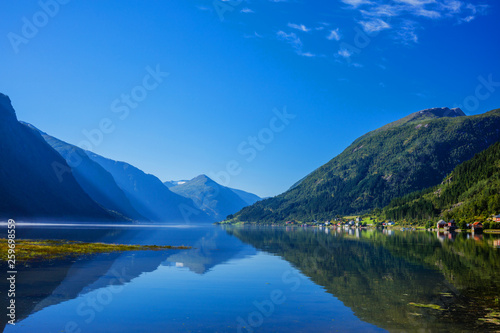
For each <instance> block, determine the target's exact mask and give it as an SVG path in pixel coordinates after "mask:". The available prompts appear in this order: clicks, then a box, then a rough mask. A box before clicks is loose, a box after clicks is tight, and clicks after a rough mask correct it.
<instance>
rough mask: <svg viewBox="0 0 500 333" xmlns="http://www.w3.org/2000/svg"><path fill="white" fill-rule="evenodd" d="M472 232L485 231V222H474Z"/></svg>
mask: <svg viewBox="0 0 500 333" xmlns="http://www.w3.org/2000/svg"><path fill="white" fill-rule="evenodd" d="M471 229H472V232H474V233H479V232H482V231H483V224H482V223H481V222H474V223H472V226H471Z"/></svg>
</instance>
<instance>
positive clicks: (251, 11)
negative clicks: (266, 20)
mask: <svg viewBox="0 0 500 333" xmlns="http://www.w3.org/2000/svg"><path fill="white" fill-rule="evenodd" d="M240 12H241V13H245V14H254V13H255V12H254V11H253V10H251V9H250V8H247V7H245V8H243V9H242V10H240Z"/></svg>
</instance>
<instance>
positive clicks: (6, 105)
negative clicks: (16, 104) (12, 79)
mask: <svg viewBox="0 0 500 333" xmlns="http://www.w3.org/2000/svg"><path fill="white" fill-rule="evenodd" d="M3 115H6V116H7V117H11V118H12V117H13V118H14V119H15V120H17V117H16V111H14V108H13V107H12V102H11V100H10V98H9V96H7V95H4V94H2V93H0V116H3Z"/></svg>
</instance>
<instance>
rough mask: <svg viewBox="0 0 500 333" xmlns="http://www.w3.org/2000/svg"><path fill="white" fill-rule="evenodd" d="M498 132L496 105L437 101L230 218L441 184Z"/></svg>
mask: <svg viewBox="0 0 500 333" xmlns="http://www.w3.org/2000/svg"><path fill="white" fill-rule="evenodd" d="M499 140H500V109H497V110H493V111H490V112H487V113H485V114H481V115H476V116H469V117H468V116H464V114H463V112H462V111H461V110H460V109H448V108H436V109H428V110H423V111H419V112H416V113H414V114H411V115H409V116H407V117H405V118H403V119H400V120H399V121H396V122H393V123H391V124H388V125H386V126H384V127H381V128H379V129H377V130H375V131H372V132H370V133H367V134H365V135H364V136H362V137H360V138H358V139H357V140H356V141H354V143H353V144H351V145H350V146H349V147H348V148H347V149H346V150H345V151H344V152H342V153H341V154H340V155H338V156H337V157H335V158H334V159H332V160H331V161H330V162H328V163H326V164H325V165H323V166H322V167H320V168H318V169H317V170H316V171H314V172H312V173H311V174H310V175H309V176H307V177H306V178H305V179H303V180H302V181H301V182H299V183H298V184H296V185H295V186H294V187H292V188H291V189H290V190H288V191H287V192H285V193H283V194H281V195H279V196H277V197H274V198H270V199H266V200H263V201H260V202H257V203H256V204H254V205H252V206H249V207H246V208H244V209H242V210H241V211H240V212H238V213H237V214H235V218H234V221H252V222H273V221H285V220H291V219H295V220H299V221H304V220H313V219H323V218H324V219H330V218H332V217H334V216H335V215H337V214H340V215H349V214H355V213H364V212H368V211H370V210H372V209H374V208H377V207H378V208H382V207H385V206H386V205H388V204H389V203H390V201H391V200H392V199H394V198H397V197H401V196H404V195H407V194H409V193H412V192H415V191H419V190H423V189H426V188H428V187H432V186H435V185H437V184H439V183H440V182H441V181H442V180H443V178H444V177H445V176H446V175H447V174H449V173H450V172H451V171H452V170H453V169H454V168H455V167H456V166H457V165H459V164H460V163H462V162H464V161H467V160H469V159H471V158H472V157H473V156H474V155H475V154H476V153H478V152H481V151H483V150H484V149H486V148H488V147H489V146H490V145H491V144H493V143H495V142H497V141H499Z"/></svg>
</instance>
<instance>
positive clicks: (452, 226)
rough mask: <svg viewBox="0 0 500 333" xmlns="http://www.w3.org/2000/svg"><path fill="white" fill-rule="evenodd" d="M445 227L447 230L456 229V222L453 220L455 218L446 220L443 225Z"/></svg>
mask: <svg viewBox="0 0 500 333" xmlns="http://www.w3.org/2000/svg"><path fill="white" fill-rule="evenodd" d="M445 229H448V230H449V231H453V230H455V229H457V223H456V222H455V220H450V222H448V223H447V225H446V226H445Z"/></svg>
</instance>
